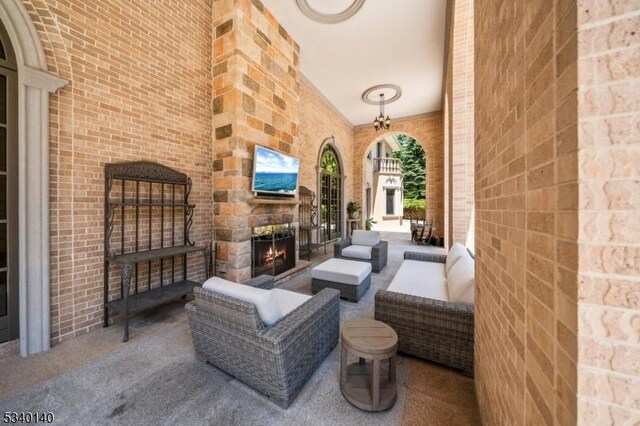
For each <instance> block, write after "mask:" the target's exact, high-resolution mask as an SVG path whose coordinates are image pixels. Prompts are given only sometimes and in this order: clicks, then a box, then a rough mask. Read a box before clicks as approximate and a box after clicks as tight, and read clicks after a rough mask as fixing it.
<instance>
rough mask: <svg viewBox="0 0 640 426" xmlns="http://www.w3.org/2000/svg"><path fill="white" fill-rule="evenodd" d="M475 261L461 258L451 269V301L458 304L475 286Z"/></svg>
mask: <svg viewBox="0 0 640 426" xmlns="http://www.w3.org/2000/svg"><path fill="white" fill-rule="evenodd" d="M473 264H474V261H473V260H472V259H471V258H470V257H461V258H460V259H458V260H457V261H456V263H455V264H454V265H453V266H452V267H451V270H450V271H449V274H448V275H447V287H449V300H450V301H452V302H458V301H459V299H460V298H461V297H462V295H463V294H464V293H465V292H466V291H467V290H468V289H469V287H471V286H473V284H474V277H475V275H474V274H475V271H474V265H473Z"/></svg>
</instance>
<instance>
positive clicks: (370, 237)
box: [351, 229, 380, 247]
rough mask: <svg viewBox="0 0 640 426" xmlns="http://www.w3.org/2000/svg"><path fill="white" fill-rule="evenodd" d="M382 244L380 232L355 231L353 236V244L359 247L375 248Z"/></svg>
mask: <svg viewBox="0 0 640 426" xmlns="http://www.w3.org/2000/svg"><path fill="white" fill-rule="evenodd" d="M379 242H380V232H378V231H365V230H362V229H354V230H353V234H352V235H351V244H353V245H357V246H369V247H371V246H375V245H376V244H378V243H379Z"/></svg>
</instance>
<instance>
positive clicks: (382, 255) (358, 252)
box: [333, 229, 389, 272]
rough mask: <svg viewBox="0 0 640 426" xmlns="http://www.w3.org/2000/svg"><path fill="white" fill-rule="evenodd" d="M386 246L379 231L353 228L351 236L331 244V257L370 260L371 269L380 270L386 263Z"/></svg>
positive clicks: (387, 245)
mask: <svg viewBox="0 0 640 426" xmlns="http://www.w3.org/2000/svg"><path fill="white" fill-rule="evenodd" d="M388 247H389V244H388V243H387V242H386V241H382V240H381V238H380V232H378V231H364V230H360V229H355V230H354V231H353V235H352V236H351V238H346V239H344V240H341V241H338V242H337V243H335V244H334V245H333V257H337V258H341V259H347V260H359V261H363V262H370V263H371V270H372V271H373V272H380V271H381V270H382V269H383V268H384V267H385V266H386V265H387V252H388Z"/></svg>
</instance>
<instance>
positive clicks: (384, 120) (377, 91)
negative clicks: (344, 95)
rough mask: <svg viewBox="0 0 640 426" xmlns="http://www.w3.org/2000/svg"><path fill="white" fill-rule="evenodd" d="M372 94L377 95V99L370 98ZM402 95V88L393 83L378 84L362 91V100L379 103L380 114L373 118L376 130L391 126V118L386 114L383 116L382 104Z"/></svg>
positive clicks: (367, 102) (373, 103)
mask: <svg viewBox="0 0 640 426" xmlns="http://www.w3.org/2000/svg"><path fill="white" fill-rule="evenodd" d="M385 93H386V94H387V95H389V96H390V98H389V99H385ZM372 95H378V96H379V99H378V100H374V99H371V96H372ZM400 96H402V89H401V88H400V86H396V85H395V84H379V85H377V86H373V87H369V88H368V89H367V90H365V91H364V93H362V102H364V103H365V104H369V105H379V106H380V115H379V116H378V117H376V118H375V119H374V120H373V127H374V128H375V129H376V131H378V130H380V129H385V130H386V129H388V128H389V127H390V126H391V119H390V118H389V116H388V115H387V116H386V117H385V116H384V106H385V105H386V104H390V103H391V102H395V101H397V100H398V99H400Z"/></svg>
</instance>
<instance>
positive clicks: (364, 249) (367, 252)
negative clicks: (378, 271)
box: [342, 245, 371, 260]
mask: <svg viewBox="0 0 640 426" xmlns="http://www.w3.org/2000/svg"><path fill="white" fill-rule="evenodd" d="M342 255H343V256H345V257H353V258H356V259H363V260H371V246H360V245H350V246H349V247H345V248H343V249H342Z"/></svg>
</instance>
